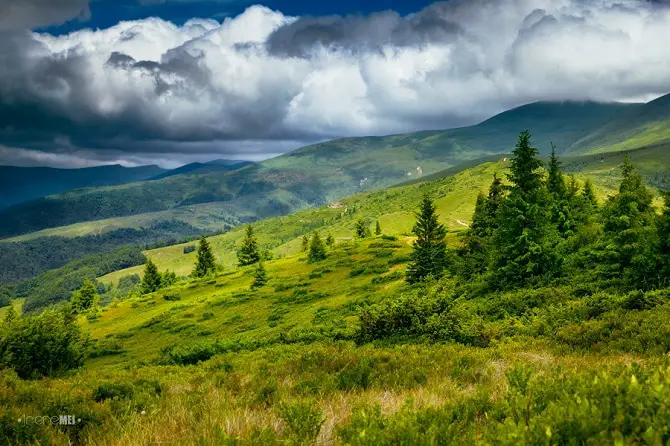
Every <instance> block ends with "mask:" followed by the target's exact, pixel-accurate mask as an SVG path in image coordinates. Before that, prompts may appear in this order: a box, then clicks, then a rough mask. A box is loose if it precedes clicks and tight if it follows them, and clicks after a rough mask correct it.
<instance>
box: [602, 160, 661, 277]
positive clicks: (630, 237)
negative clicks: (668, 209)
mask: <svg viewBox="0 0 670 446" xmlns="http://www.w3.org/2000/svg"><path fill="white" fill-rule="evenodd" d="M621 171H622V174H623V179H622V181H621V184H620V186H619V193H618V194H617V195H616V196H614V197H611V198H610V199H609V200H607V202H606V203H605V206H604V207H603V209H602V220H603V227H604V236H603V240H602V242H601V244H600V246H599V254H600V259H599V260H600V263H601V273H602V275H603V276H604V277H605V278H608V279H617V278H623V279H624V282H625V283H627V284H628V285H631V286H634V287H637V288H648V287H650V286H651V285H652V284H653V283H654V281H655V280H656V276H657V271H655V270H656V264H655V259H654V255H653V254H652V253H651V252H650V247H651V246H653V245H656V244H657V239H656V236H657V233H656V231H655V230H654V229H655V228H654V222H655V220H656V213H655V211H654V207H653V196H652V194H651V193H650V192H649V190H648V189H647V188H646V187H645V186H644V184H643V182H642V177H641V176H640V175H639V174H638V173H637V171H636V170H635V166H633V164H632V163H631V162H630V159H629V158H628V156H627V155H626V156H625V157H624V162H623V164H622V166H621Z"/></svg>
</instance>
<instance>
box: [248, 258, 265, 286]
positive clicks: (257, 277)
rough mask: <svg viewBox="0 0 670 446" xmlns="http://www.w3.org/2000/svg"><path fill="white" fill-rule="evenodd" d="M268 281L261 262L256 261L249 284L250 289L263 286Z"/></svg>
mask: <svg viewBox="0 0 670 446" xmlns="http://www.w3.org/2000/svg"><path fill="white" fill-rule="evenodd" d="M267 281H268V273H267V271H266V270H265V266H264V265H263V262H262V261H260V262H258V265H257V266H256V272H255V274H254V282H253V283H252V284H251V288H252V289H257V288H261V287H263V286H264V285H265V284H266V283H267Z"/></svg>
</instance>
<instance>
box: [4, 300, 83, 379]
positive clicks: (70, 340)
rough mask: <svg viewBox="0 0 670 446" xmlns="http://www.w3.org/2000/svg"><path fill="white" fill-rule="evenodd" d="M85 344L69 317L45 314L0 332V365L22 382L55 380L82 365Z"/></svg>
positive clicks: (60, 314) (68, 315)
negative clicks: (0, 363) (52, 377)
mask: <svg viewBox="0 0 670 446" xmlns="http://www.w3.org/2000/svg"><path fill="white" fill-rule="evenodd" d="M87 342H88V339H87V337H86V336H85V335H84V334H83V333H82V331H81V329H80V328H79V326H78V325H77V324H76V322H75V321H74V319H73V317H72V315H71V314H67V313H65V312H61V311H55V310H48V311H45V312H44V313H42V314H41V315H39V316H33V317H25V318H22V319H19V320H17V321H15V322H14V323H13V324H11V325H10V326H9V327H8V328H6V329H5V330H3V331H2V332H0V354H1V355H2V356H1V357H0V361H1V362H2V364H3V365H4V366H6V367H9V368H12V369H14V370H15V371H16V373H17V374H18V375H19V376H20V377H21V378H24V379H27V378H40V377H43V376H54V375H58V374H61V373H62V372H65V371H67V370H71V369H76V368H79V367H81V366H82V365H83V362H84V357H85V353H86V346H87Z"/></svg>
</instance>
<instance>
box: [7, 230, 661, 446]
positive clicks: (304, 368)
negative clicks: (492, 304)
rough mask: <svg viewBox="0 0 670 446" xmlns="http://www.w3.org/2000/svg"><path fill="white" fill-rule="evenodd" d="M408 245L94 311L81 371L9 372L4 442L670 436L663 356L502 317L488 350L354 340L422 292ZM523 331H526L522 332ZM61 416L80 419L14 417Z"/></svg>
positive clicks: (360, 245)
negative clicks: (536, 329)
mask: <svg viewBox="0 0 670 446" xmlns="http://www.w3.org/2000/svg"><path fill="white" fill-rule="evenodd" d="M410 242H411V238H409V237H402V236H401V237H398V239H397V240H388V239H384V238H382V237H375V238H371V239H366V240H357V241H343V242H340V243H339V244H338V245H336V247H335V248H334V249H332V250H330V251H329V252H328V258H327V259H326V260H325V261H323V262H321V263H318V264H313V265H310V264H307V263H306V262H305V256H304V254H296V255H291V256H287V257H286V258H282V259H277V260H273V261H269V262H266V264H265V266H266V268H267V270H268V276H269V282H268V284H267V285H266V286H264V287H263V288H261V289H259V290H256V291H253V292H252V291H250V290H249V286H250V284H251V281H252V280H253V267H247V268H242V269H235V270H231V271H228V272H223V273H220V274H218V275H216V276H214V277H210V278H206V279H203V280H200V281H187V282H183V283H181V284H179V285H177V286H175V287H172V288H170V289H168V290H162V291H159V292H157V293H154V294H150V295H146V296H142V297H134V298H129V299H126V300H122V301H120V302H119V301H117V302H113V303H112V304H111V305H110V306H108V307H105V308H104V309H103V311H102V314H101V315H100V317H99V318H97V319H96V320H93V321H89V320H88V319H86V318H84V317H82V318H80V321H79V322H80V323H81V324H82V325H83V327H84V328H85V329H86V330H87V331H89V332H90V334H91V337H92V342H93V353H92V354H91V356H90V358H89V359H88V360H87V361H86V364H85V366H84V368H83V369H82V370H79V371H77V372H73V373H71V374H70V375H69V376H64V377H57V378H50V379H44V380H40V381H21V380H19V379H18V378H16V376H15V375H13V374H12V373H10V372H7V371H2V372H0V404H3V405H4V407H5V408H6V412H5V416H6V417H7V418H5V419H4V420H5V421H3V423H4V424H3V426H4V427H3V429H4V434H5V435H6V436H7V438H18V439H23V440H22V441H20V442H25V443H28V442H29V441H28V440H30V441H32V442H40V443H42V444H46V443H54V444H60V443H66V442H67V441H68V440H69V441H73V442H74V443H79V444H119V445H124V444H128V445H130V444H150V443H171V444H204V445H210V444H211V445H214V444H222V443H224V444H228V443H230V444H233V443H234V444H237V443H242V444H318V445H330V444H371V445H372V444H374V445H378V444H389V445H390V444H399V443H400V444H449V443H450V442H453V443H455V444H472V443H479V444H537V442H538V438H539V439H546V438H547V432H548V430H547V429H548V428H549V430H550V431H551V435H553V436H554V437H553V438H554V441H555V442H556V443H563V442H565V441H568V440H571V439H572V440H574V439H576V438H579V437H577V436H576V435H577V434H579V433H585V432H591V434H590V435H591V436H590V437H588V438H591V439H593V438H594V437H593V436H595V435H596V434H598V433H599V434H600V435H601V437H600V440H601V441H602V443H600V444H610V443H612V442H614V440H615V439H616V438H618V437H616V431H617V429H624V430H623V432H624V433H625V434H626V435H627V436H628V437H630V436H632V435H643V434H644V435H651V437H649V438H651V440H650V444H661V443H660V442H655V441H654V438H656V437H654V435H656V432H658V435H661V436H660V437H658V438H659V439H660V438H664V437H663V435H665V434H663V432H662V425H663V423H664V420H666V419H667V411H666V410H664V409H663V407H667V405H666V406H663V404H662V403H661V402H662V401H663V400H664V398H666V397H667V396H670V395H666V394H667V392H666V391H665V390H664V389H666V388H667V380H670V374H668V372H667V371H668V370H669V367H670V362H669V360H668V359H667V357H666V356H665V355H663V354H658V353H657V352H653V353H652V352H651V351H650V352H648V353H647V352H645V351H638V352H637V353H635V352H634V351H631V350H628V349H627V348H625V347H623V348H621V347H616V346H614V344H613V347H612V348H608V349H602V350H601V351H600V352H596V351H592V352H590V353H589V354H585V351H584V350H581V349H579V348H574V347H571V346H570V345H569V344H567V343H565V342H559V341H557V340H556V339H558V338H556V339H554V338H553V337H552V336H547V335H536V334H532V333H530V332H527V333H526V334H524V333H525V331H524V330H530V329H532V327H533V326H534V324H535V323H534V322H532V321H527V320H525V318H522V317H519V318H517V319H515V318H511V319H509V318H507V319H505V320H501V321H494V322H492V323H491V325H490V327H491V329H493V330H498V331H499V333H500V335H499V336H496V337H495V339H496V340H495V341H494V342H491V343H490V344H489V345H488V346H486V347H472V346H465V345H458V344H430V343H424V342H423V341H421V340H416V342H412V341H408V342H404V343H393V342H380V343H377V344H367V345H357V344H355V343H354V342H352V339H353V335H354V333H355V330H356V326H357V315H358V308H359V307H364V306H367V305H370V304H373V303H375V302H378V301H380V300H383V299H386V298H388V297H391V296H397V295H398V294H401V293H403V292H405V291H407V290H408V288H407V285H406V284H405V283H404V281H403V275H402V274H400V275H396V274H395V273H396V272H401V273H402V272H403V271H404V269H405V263H404V261H403V259H405V258H406V255H407V254H408V253H409V251H410V247H409V245H410ZM380 253H382V255H380ZM380 276H381V277H391V280H389V281H379V280H374V279H375V278H378V277H380ZM540 293H541V292H540ZM552 293H553V292H552ZM554 294H557V295H560V291H556V293H554ZM176 295H178V296H179V300H174V296H176ZM165 296H170V297H169V298H168V299H166V298H165ZM505 298H506V299H509V298H511V297H509V296H508V297H505ZM553 299H555V298H553ZM580 300H583V299H580ZM473 304H475V303H473ZM482 304H483V303H482ZM468 305H469V304H468ZM566 307H567V308H569V307H571V304H570V303H566ZM549 308H554V307H549ZM482 311H484V314H485V312H486V310H483V308H482ZM552 311H553V310H552ZM667 312H668V307H667V305H665V306H662V307H659V310H658V311H656V313H655V314H657V315H665V317H667V314H668V313H667ZM531 313H532V311H531ZM640 317H642V318H644V317H645V316H644V315H640ZM522 321H523V322H522ZM592 322H593V321H592ZM515 326H516V327H525V328H520V329H519V334H517V335H515V336H512V335H511V334H510V333H511V332H512V330H513V327H515ZM614 326H617V325H616V324H615V325H614ZM566 328H569V327H566ZM571 330H572V331H575V329H574V328H573V329H571ZM503 333H506V334H503ZM560 336H568V335H566V334H564V333H561V334H560ZM568 338H569V336H568ZM580 339H587V336H586V335H584V337H583V338H580ZM631 386H632V387H631ZM664 386H666V387H664ZM580 398H586V399H587V401H589V403H588V405H586V406H583V405H580V401H582V400H581V399H580ZM621 398H627V399H624V400H621ZM631 398H640V399H641V401H639V402H638V401H637V400H634V399H631ZM649 398H658V401H657V402H652V401H650V400H649ZM554 401H555V402H556V404H553V403H551V402H554ZM654 401H656V400H654ZM619 405H623V406H621V407H631V408H632V407H635V408H636V409H635V411H636V412H635V415H633V413H632V412H631V413H629V414H630V416H636V417H638V418H637V419H638V420H642V418H640V417H643V416H644V417H650V418H649V419H646V418H645V419H644V422H641V424H640V426H642V427H644V429H647V427H646V426H649V425H651V424H653V423H654V422H653V421H651V420H653V419H655V420H657V421H656V425H657V428H658V429H661V430H659V431H653V430H652V431H649V432H646V433H645V432H642V433H639V434H635V432H632V433H631V431H630V429H635V428H632V427H626V426H627V425H625V423H624V422H623V421H621V419H620V418H617V417H615V416H611V417H610V415H608V414H609V412H607V409H606V408H608V407H610V406H611V407H619ZM64 408H65V409H64ZM654 408H656V409H654ZM59 410H60V411H63V410H66V411H67V413H71V414H74V415H75V416H76V417H78V418H81V419H82V420H83V421H82V422H81V423H80V424H78V425H75V426H70V427H60V428H59V427H49V426H47V427H45V426H25V425H20V424H17V423H16V422H15V419H19V418H21V417H25V416H26V415H33V414H34V415H41V414H48V415H52V414H55V413H60V412H58V411H59ZM631 410H633V409H631ZM654 410H656V412H654ZM584 411H587V412H586V415H585V412H584ZM645 411H646V412H645ZM524 420H525V421H524ZM617 420H619V421H617ZM575 423H586V424H585V425H583V426H582V425H577V424H575ZM17 426H18V427H17ZM658 426H661V427H658ZM666 427H667V426H666ZM570 429H572V430H570ZM626 429H628V430H626ZM603 435H604V436H603ZM611 435H614V436H611ZM596 438H597V437H596ZM635 438H639V437H635ZM10 441H11V440H10ZM626 444H627V443H626Z"/></svg>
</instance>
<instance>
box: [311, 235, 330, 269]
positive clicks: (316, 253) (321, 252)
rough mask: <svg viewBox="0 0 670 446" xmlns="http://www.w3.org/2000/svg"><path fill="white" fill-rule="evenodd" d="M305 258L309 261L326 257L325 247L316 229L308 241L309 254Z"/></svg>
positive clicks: (312, 261) (317, 260) (318, 260)
mask: <svg viewBox="0 0 670 446" xmlns="http://www.w3.org/2000/svg"><path fill="white" fill-rule="evenodd" d="M307 258H308V260H309V263H314V262H320V261H321V260H325V259H326V248H325V246H324V245H323V241H322V240H321V237H320V236H319V233H318V232H316V231H314V235H313V236H312V241H311V242H310V243H309V255H308V257H307Z"/></svg>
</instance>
